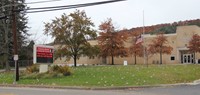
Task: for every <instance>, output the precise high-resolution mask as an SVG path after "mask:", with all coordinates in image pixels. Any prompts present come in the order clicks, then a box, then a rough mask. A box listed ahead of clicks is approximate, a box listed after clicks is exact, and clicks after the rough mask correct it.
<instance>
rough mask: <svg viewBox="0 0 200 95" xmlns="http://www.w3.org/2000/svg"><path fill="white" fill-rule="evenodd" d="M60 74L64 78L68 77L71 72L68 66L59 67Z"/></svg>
mask: <svg viewBox="0 0 200 95" xmlns="http://www.w3.org/2000/svg"><path fill="white" fill-rule="evenodd" d="M60 73H62V74H63V75H64V76H69V75H71V73H72V72H71V69H70V67H69V66H60Z"/></svg>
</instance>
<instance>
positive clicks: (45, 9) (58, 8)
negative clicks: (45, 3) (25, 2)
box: [16, 0, 126, 13]
mask: <svg viewBox="0 0 200 95" xmlns="http://www.w3.org/2000/svg"><path fill="white" fill-rule="evenodd" d="M120 1H126V0H110V1H101V2H93V3H85V4H76V5H65V6H54V7H41V8H29V9H25V10H26V13H38V12H47V11H56V10H65V9H72V8H79V7H88V6H95V5H102V4H107V3H114V2H120ZM29 10H34V11H29ZM35 10H36V11H35ZM16 11H24V10H16Z"/></svg>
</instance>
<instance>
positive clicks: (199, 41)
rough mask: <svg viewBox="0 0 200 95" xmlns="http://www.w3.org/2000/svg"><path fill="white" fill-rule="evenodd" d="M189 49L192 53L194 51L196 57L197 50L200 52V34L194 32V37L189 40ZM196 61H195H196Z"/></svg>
mask: <svg viewBox="0 0 200 95" xmlns="http://www.w3.org/2000/svg"><path fill="white" fill-rule="evenodd" d="M188 48H189V51H190V52H191V53H194V59H195V54H196V53H197V52H199V53H200V36H199V35H198V34H194V35H193V36H192V39H191V40H190V41H189V46H188ZM194 62H195V61H194Z"/></svg>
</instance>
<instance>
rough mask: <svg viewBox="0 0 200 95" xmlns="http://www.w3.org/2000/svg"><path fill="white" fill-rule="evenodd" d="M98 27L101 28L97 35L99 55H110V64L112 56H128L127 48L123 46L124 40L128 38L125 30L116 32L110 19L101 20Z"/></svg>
mask: <svg viewBox="0 0 200 95" xmlns="http://www.w3.org/2000/svg"><path fill="white" fill-rule="evenodd" d="M99 29H100V30H101V32H100V33H99V34H100V36H99V37H98V45H99V47H100V50H101V53H100V56H102V57H107V56H111V57H112V64H114V62H113V61H114V60H113V57H119V56H120V57H124V56H128V53H127V48H125V47H124V46H125V45H124V42H125V41H126V40H127V38H128V33H127V30H121V31H118V32H117V31H116V30H115V27H114V26H113V24H112V19H108V20H107V21H105V22H103V23H102V24H101V25H100V26H99Z"/></svg>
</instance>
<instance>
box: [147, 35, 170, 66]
mask: <svg viewBox="0 0 200 95" xmlns="http://www.w3.org/2000/svg"><path fill="white" fill-rule="evenodd" d="M167 42H168V41H167V37H165V36H164V35H163V33H161V34H158V35H157V37H156V38H155V39H153V40H152V43H151V44H149V52H150V53H151V54H155V53H159V54H160V64H162V54H171V51H172V50H173V48H172V47H171V46H166V45H165V44H167Z"/></svg>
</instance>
